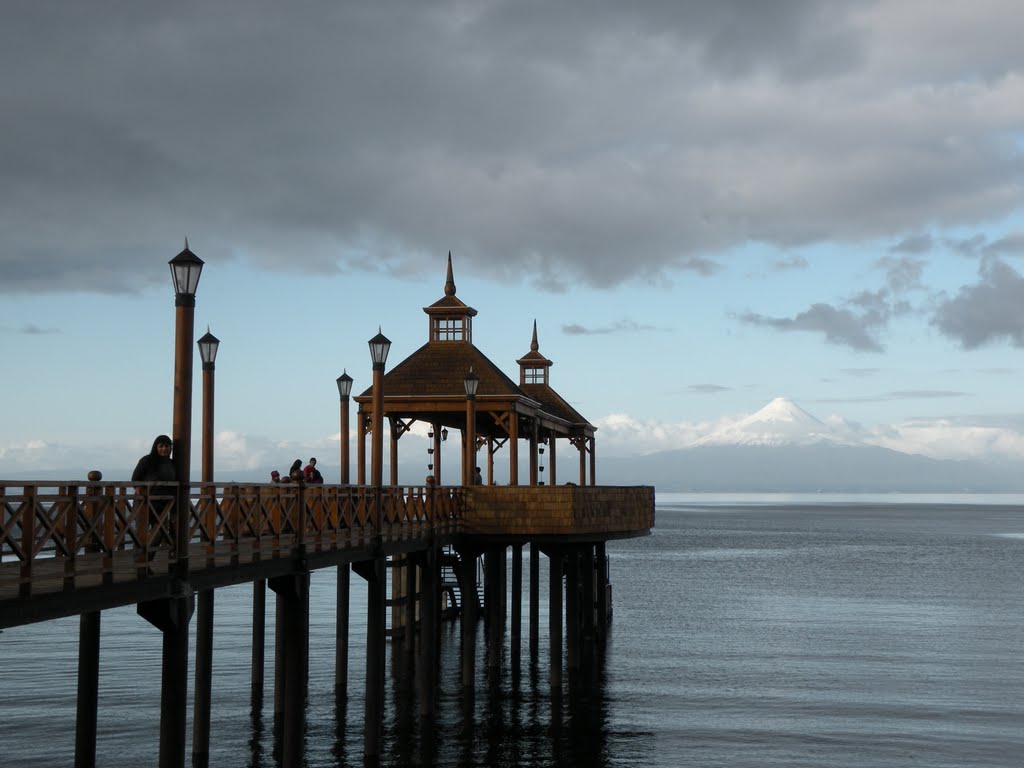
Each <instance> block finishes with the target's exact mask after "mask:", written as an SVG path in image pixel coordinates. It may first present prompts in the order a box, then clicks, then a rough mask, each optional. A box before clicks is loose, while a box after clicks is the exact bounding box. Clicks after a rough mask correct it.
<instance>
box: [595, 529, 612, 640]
mask: <svg viewBox="0 0 1024 768" xmlns="http://www.w3.org/2000/svg"><path fill="white" fill-rule="evenodd" d="M594 559H595V560H596V561H597V562H596V565H597V636H598V638H600V639H604V637H605V635H607V634H608V617H609V610H608V607H609V605H608V604H609V602H610V601H611V589H610V588H609V583H608V553H607V546H606V544H605V542H603V541H602V542H599V543H598V544H597V545H596V547H595V552H594Z"/></svg>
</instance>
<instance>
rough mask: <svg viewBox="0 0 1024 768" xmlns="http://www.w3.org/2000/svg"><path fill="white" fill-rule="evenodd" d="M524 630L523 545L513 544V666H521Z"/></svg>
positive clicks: (514, 667) (516, 667)
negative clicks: (520, 656) (520, 654)
mask: <svg viewBox="0 0 1024 768" xmlns="http://www.w3.org/2000/svg"><path fill="white" fill-rule="evenodd" d="M522 630H523V545H522V544H514V545H513V546H512V648H511V651H512V668H513V669H518V668H519V653H520V648H521V643H522Z"/></svg>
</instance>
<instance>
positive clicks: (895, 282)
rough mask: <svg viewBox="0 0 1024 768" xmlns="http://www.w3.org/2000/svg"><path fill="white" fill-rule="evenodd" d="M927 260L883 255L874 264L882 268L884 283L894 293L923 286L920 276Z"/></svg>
mask: <svg viewBox="0 0 1024 768" xmlns="http://www.w3.org/2000/svg"><path fill="white" fill-rule="evenodd" d="M926 263H927V262H926V261H925V260H924V259H917V258H914V257H912V256H900V257H894V256H883V257H882V258H880V259H878V261H876V262H875V266H876V267H878V268H880V269H884V270H885V273H886V284H887V285H888V287H889V289H890V290H891V291H893V292H894V293H905V292H907V291H911V290H915V289H920V288H923V287H924V286H923V284H922V282H921V276H922V274H924V267H925V264H926Z"/></svg>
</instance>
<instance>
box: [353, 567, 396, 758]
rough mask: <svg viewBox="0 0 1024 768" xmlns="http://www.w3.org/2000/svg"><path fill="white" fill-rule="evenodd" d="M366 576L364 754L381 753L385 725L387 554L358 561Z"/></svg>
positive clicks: (360, 573)
mask: <svg viewBox="0 0 1024 768" xmlns="http://www.w3.org/2000/svg"><path fill="white" fill-rule="evenodd" d="M352 568H353V570H354V571H355V572H356V573H358V574H359V575H360V576H362V577H363V578H364V579H366V696H365V699H364V700H365V702H366V709H365V712H364V720H363V726H364V730H363V757H364V758H376V757H379V756H380V752H381V741H382V739H383V725H384V656H385V652H386V650H387V638H386V629H387V627H386V624H387V592H386V588H387V566H386V563H385V561H384V557H375V558H374V559H373V560H363V561H361V562H358V563H354V564H353V566H352Z"/></svg>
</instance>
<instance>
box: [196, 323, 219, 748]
mask: <svg viewBox="0 0 1024 768" xmlns="http://www.w3.org/2000/svg"><path fill="white" fill-rule="evenodd" d="M196 343H197V344H198V345H199V358H200V359H201V360H202V361H203V431H202V444H203V448H202V463H201V469H200V472H201V475H200V480H202V482H203V483H204V486H203V493H202V497H203V498H202V501H201V509H202V515H203V517H204V518H205V525H206V530H207V533H208V535H209V536H210V538H211V540H212V539H213V538H214V535H215V534H214V529H213V526H214V514H215V513H214V509H215V504H214V501H213V498H212V490H210V489H208V488H207V487H206V485H205V484H206V483H212V482H213V401H214V398H213V376H214V370H215V364H216V362H217V350H218V348H219V347H220V340H219V339H218V338H217V337H216V336H214V335H213V334H212V333H210V328H209V327H207V328H206V334H205V335H204V336H203V337H202V338H200V339H199V341H198V342H196ZM207 494H210V497H207ZM211 543H212V542H211ZM213 596H214V590H213V589H204V590H201V591H200V592H199V595H198V599H197V601H196V691H195V700H194V703H193V706H192V709H193V716H192V765H193V766H202V767H204V768H205V766H208V765H209V764H210V709H211V707H210V704H211V701H212V690H213Z"/></svg>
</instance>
